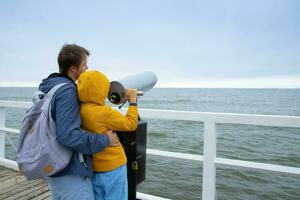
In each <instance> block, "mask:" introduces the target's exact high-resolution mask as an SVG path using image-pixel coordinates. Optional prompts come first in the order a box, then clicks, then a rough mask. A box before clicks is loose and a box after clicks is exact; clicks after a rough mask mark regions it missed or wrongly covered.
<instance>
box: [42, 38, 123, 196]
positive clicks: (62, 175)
mask: <svg viewBox="0 0 300 200" xmlns="http://www.w3.org/2000/svg"><path fill="white" fill-rule="evenodd" d="M88 56H89V52H88V51H87V50H86V49H85V48H83V47H80V46H78V45H76V44H65V45H64V46H63V47H62V49H61V50H60V52H59V55H58V58H57V61H58V65H59V73H53V74H51V75H50V76H49V77H48V78H46V79H44V80H43V81H42V83H41V84H40V86H39V89H40V90H41V91H42V92H44V93H47V92H48V91H49V90H50V89H51V88H52V87H54V86H55V85H57V84H60V83H67V84H66V85H64V86H62V87H61V88H59V89H58V90H57V92H56V94H55V96H54V97H53V99H52V101H51V115H52V117H53V120H54V121H55V124H56V133H57V140H58V142H59V143H60V144H61V145H63V146H66V147H69V148H70V149H72V150H73V155H72V158H71V161H70V163H69V164H68V165H67V167H66V168H65V169H63V170H62V171H61V172H59V173H57V174H55V175H53V176H51V177H48V178H47V181H48V184H49V186H50V190H51V195H52V199H53V200H56V199H66V200H68V199H70V200H71V199H72V200H76V199H78V200H79V199H80V200H84V199H88V200H90V199H94V193H93V187H92V183H91V177H92V176H93V169H92V163H91V158H90V155H92V154H94V153H97V152H99V151H102V150H103V149H104V148H106V147H107V146H117V145H119V140H118V137H117V136H116V134H115V133H113V132H112V131H108V132H107V133H106V134H101V135H100V134H94V133H90V132H88V131H83V130H81V129H80V125H81V119H80V113H79V101H78V97H77V89H76V83H75V81H76V80H77V79H78V78H79V76H80V74H81V73H83V72H84V71H85V70H86V69H87V68H88V67H87V57H88ZM82 154H86V155H82Z"/></svg>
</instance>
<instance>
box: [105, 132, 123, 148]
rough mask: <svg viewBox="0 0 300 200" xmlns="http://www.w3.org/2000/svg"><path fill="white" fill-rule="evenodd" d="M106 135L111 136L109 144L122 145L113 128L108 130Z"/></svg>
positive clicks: (113, 145) (112, 145) (111, 145)
mask: <svg viewBox="0 0 300 200" xmlns="http://www.w3.org/2000/svg"><path fill="white" fill-rule="evenodd" d="M106 135H108V137H109V145H108V146H110V147H115V146H119V145H120V141H119V137H118V135H117V134H116V132H114V131H112V130H108V131H107V132H106Z"/></svg>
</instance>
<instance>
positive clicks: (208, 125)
mask: <svg viewBox="0 0 300 200" xmlns="http://www.w3.org/2000/svg"><path fill="white" fill-rule="evenodd" d="M31 105H32V104H31V103H29V102H14V101H0V133H1V132H2V133H4V134H0V165H5V166H7V167H11V168H14V169H17V166H16V163H15V161H11V160H8V159H5V158H4V155H5V147H4V146H5V144H4V142H3V141H5V133H6V132H11V133H18V130H16V129H10V128H6V127H5V108H7V107H13V108H16V107H17V108H28V107H29V106H31ZM121 112H123V113H124V112H125V109H122V110H121ZM139 114H140V115H141V116H143V117H145V118H159V119H169V120H188V121H198V122H204V152H203V156H202V155H194V154H186V153H179V152H170V151H161V150H156V149H147V154H151V155H157V156H165V157H172V158H179V159H187V160H195V161H201V162H203V180H202V199H203V200H215V198H216V191H215V188H216V180H215V179H216V165H219V166H231V167H241V168H250V169H256V170H265V171H273V172H280V173H288V174H294V175H300V168H296V167H288V166H281V165H273V164H266V163H258V162H249V161H242V160H234V159H225V158H218V157H217V156H216V148H217V135H216V130H215V126H216V123H229V124H247V125H261V126H275V127H293V128H300V117H296V116H273V115H254V114H235V113H211V112H191V111H175V110H156V109H141V108H140V109H139ZM1 157H2V158H1ZM138 195H139V196H140V197H139V198H143V199H152V200H154V199H155V200H156V199H157V200H163V199H164V198H161V197H155V196H152V195H147V194H142V193H138Z"/></svg>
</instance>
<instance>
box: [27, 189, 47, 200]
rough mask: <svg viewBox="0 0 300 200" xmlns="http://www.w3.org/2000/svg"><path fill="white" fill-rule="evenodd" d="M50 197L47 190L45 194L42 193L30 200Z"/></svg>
mask: <svg viewBox="0 0 300 200" xmlns="http://www.w3.org/2000/svg"><path fill="white" fill-rule="evenodd" d="M50 195H51V193H50V191H49V188H48V191H47V192H44V193H42V194H40V195H39V196H36V197H33V198H32V199H31V200H42V199H45V198H48V197H50Z"/></svg>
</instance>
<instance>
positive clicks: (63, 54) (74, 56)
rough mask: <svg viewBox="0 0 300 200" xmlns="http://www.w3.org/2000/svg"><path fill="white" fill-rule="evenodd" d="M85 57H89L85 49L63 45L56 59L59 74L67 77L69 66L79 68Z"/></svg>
mask: <svg viewBox="0 0 300 200" xmlns="http://www.w3.org/2000/svg"><path fill="white" fill-rule="evenodd" d="M85 55H87V56H89V55H90V52H89V51H88V50H86V49H85V48H83V47H81V46H78V45H76V44H64V46H63V47H62V48H61V50H60V52H59V54H58V57H57V62H58V66H59V73H60V74H63V75H67V73H68V71H69V69H70V67H71V66H76V67H79V65H80V63H81V62H82V60H83V59H84V56H85Z"/></svg>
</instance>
